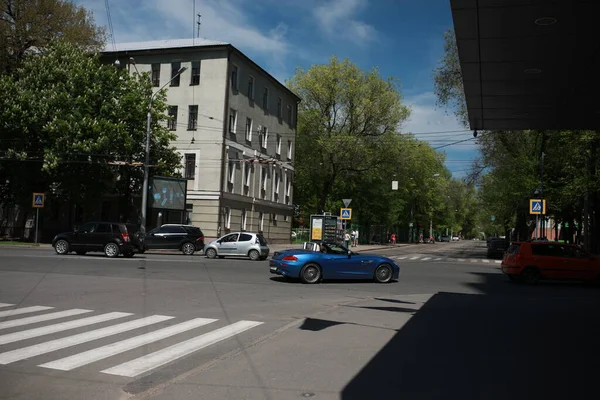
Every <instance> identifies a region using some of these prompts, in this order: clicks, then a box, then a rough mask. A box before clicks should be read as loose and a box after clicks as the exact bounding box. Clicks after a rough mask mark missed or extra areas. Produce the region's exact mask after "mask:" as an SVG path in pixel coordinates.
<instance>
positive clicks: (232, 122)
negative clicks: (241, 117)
mask: <svg viewBox="0 0 600 400" xmlns="http://www.w3.org/2000/svg"><path fill="white" fill-rule="evenodd" d="M236 125H237V111H235V110H234V109H233V108H232V109H230V110H229V133H233V134H235V126H236Z"/></svg>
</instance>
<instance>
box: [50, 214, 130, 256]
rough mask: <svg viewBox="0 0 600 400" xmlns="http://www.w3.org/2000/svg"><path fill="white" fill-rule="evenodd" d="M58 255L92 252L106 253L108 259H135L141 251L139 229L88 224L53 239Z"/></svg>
mask: <svg viewBox="0 0 600 400" xmlns="http://www.w3.org/2000/svg"><path fill="white" fill-rule="evenodd" d="M52 246H53V247H54V250H56V253H57V254H67V253H69V252H73V251H74V252H75V253H77V254H79V255H83V254H85V253H87V252H90V251H99V252H104V254H105V255H106V256H107V257H117V256H118V255H119V254H123V256H125V257H133V254H134V253H135V252H137V251H139V250H140V248H141V242H140V238H139V233H138V227H137V226H136V225H134V224H125V223H123V222H88V223H85V224H83V225H81V227H79V228H77V229H75V230H74V231H73V232H66V233H59V234H58V235H56V236H55V237H54V239H52Z"/></svg>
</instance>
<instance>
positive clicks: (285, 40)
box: [75, 0, 478, 177]
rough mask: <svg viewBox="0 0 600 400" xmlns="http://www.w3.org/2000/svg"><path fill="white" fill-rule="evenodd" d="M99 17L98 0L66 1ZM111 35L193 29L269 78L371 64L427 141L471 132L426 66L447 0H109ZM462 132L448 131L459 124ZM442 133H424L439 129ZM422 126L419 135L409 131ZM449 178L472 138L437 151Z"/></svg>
mask: <svg viewBox="0 0 600 400" xmlns="http://www.w3.org/2000/svg"><path fill="white" fill-rule="evenodd" d="M75 3H76V4H79V5H82V6H84V7H85V8H87V9H88V10H91V11H92V12H93V14H94V18H95V20H96V23H97V24H99V25H107V13H106V8H105V1H104V0H75ZM109 4H110V12H111V19H112V25H113V29H114V36H115V41H116V42H118V43H123V42H138V41H146V40H158V39H178V38H189V37H192V36H195V34H196V29H197V26H196V23H195V22H196V18H195V16H194V5H195V10H196V13H197V14H198V13H199V14H202V19H201V21H202V25H201V30H200V36H201V37H204V38H207V39H213V40H220V41H225V42H229V43H231V44H233V45H234V46H235V47H237V48H238V49H240V50H241V51H242V52H244V53H245V54H246V55H248V56H249V57H251V58H252V59H253V60H255V61H256V62H257V63H258V64H260V65H261V66H262V67H263V68H265V69H266V70H267V71H269V72H270V73H271V74H272V75H274V76H275V77H276V78H277V79H279V80H281V81H285V79H287V78H289V77H290V76H291V75H292V74H293V73H294V70H295V68H296V67H303V68H308V67H310V66H311V65H312V64H320V63H326V62H327V60H328V58H329V57H330V56H331V55H332V54H336V55H337V56H338V57H340V58H349V59H350V60H352V61H353V62H354V63H356V64H357V65H359V66H360V67H361V68H365V69H370V68H372V67H378V68H379V70H380V72H381V74H382V75H383V76H386V77H387V76H394V77H396V78H398V79H399V80H400V82H401V85H402V86H401V93H402V95H403V96H404V101H405V103H406V104H407V105H409V106H410V107H411V109H412V113H411V117H410V119H409V120H408V121H406V123H405V124H404V125H403V126H402V131H403V132H413V133H415V134H417V136H418V137H419V138H421V139H423V140H429V141H430V142H431V144H432V146H434V147H436V146H440V145H443V144H448V143H450V142H452V141H457V140H461V139H465V138H469V137H471V135H472V133H471V132H469V131H464V128H463V127H462V126H461V125H460V124H459V123H458V122H457V120H456V118H455V117H454V115H453V114H452V112H451V111H449V112H447V111H446V110H444V109H439V108H437V107H436V106H435V100H436V99H435V95H434V94H433V81H432V70H433V69H434V68H435V66H436V65H437V62H438V60H439V59H440V58H441V56H442V52H443V38H442V34H443V32H444V31H445V30H447V29H448V28H451V27H452V15H451V12H450V2H449V0H425V1H424V0H109ZM461 130H463V132H452V131H461ZM447 131H451V132H450V133H447V134H446V133H430V132H447ZM419 133H423V134H419ZM440 151H445V152H446V154H447V159H448V161H447V164H446V165H447V166H448V168H449V169H450V170H451V171H453V175H454V176H455V177H460V176H463V175H464V174H465V173H466V172H467V171H468V170H469V169H470V166H471V164H470V162H469V160H472V159H473V158H475V157H477V155H478V152H477V148H476V145H475V144H474V141H469V142H466V143H463V144H458V145H455V146H449V147H446V148H444V149H443V150H440Z"/></svg>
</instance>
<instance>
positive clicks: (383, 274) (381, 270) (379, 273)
mask: <svg viewBox="0 0 600 400" xmlns="http://www.w3.org/2000/svg"><path fill="white" fill-rule="evenodd" d="M391 280H392V268H391V267H390V266H389V265H388V264H381V265H380V266H379V267H377V269H376V270H375V281H377V282H379V283H388V282H389V281H391Z"/></svg>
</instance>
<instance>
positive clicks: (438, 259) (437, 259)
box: [433, 258, 441, 261]
mask: <svg viewBox="0 0 600 400" xmlns="http://www.w3.org/2000/svg"><path fill="white" fill-rule="evenodd" d="M440 260H441V258H436V259H435V260H433V261H440Z"/></svg>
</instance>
